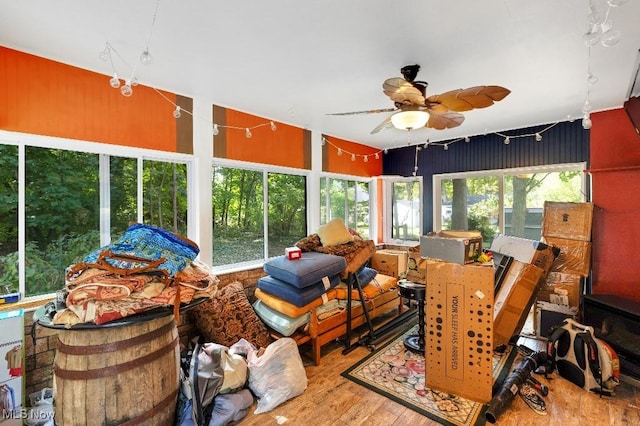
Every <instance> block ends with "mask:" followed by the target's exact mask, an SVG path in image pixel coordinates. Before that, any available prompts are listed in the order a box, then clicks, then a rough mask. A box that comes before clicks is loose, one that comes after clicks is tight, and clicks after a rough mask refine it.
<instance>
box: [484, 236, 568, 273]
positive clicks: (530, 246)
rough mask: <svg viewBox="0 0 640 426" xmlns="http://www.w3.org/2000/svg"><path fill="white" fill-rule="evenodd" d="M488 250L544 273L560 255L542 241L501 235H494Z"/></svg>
mask: <svg viewBox="0 0 640 426" xmlns="http://www.w3.org/2000/svg"><path fill="white" fill-rule="evenodd" d="M489 250H491V251H494V252H498V253H501V254H505V255H507V256H511V257H513V259H514V260H517V261H518V262H523V263H530V264H532V265H535V266H537V267H538V268H541V269H542V270H544V271H545V273H546V272H549V271H550V270H551V267H552V265H553V262H554V260H555V259H556V257H557V256H558V254H559V253H560V249H559V248H554V247H553V246H550V245H547V244H545V243H543V242H542V241H536V240H529V239H526V238H520V237H512V236H509V235H502V234H498V235H496V237H495V238H494V239H493V242H492V243H491V248H490V249H489Z"/></svg>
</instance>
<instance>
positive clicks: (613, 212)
mask: <svg viewBox="0 0 640 426" xmlns="http://www.w3.org/2000/svg"><path fill="white" fill-rule="evenodd" d="M591 119H592V121H593V127H592V128H591V133H590V138H591V142H590V149H591V153H590V154H591V158H590V165H591V177H592V195H593V196H592V200H593V202H594V204H595V210H594V215H593V232H592V236H593V254H592V261H593V293H596V294H615V295H617V296H622V297H625V298H628V299H631V300H635V301H638V302H640V293H639V292H638V286H639V285H640V283H639V279H638V277H640V220H639V219H640V138H638V136H637V135H636V133H635V131H634V129H633V126H632V125H631V123H630V121H629V117H628V116H627V114H626V113H625V111H624V110H623V109H619V110H613V111H606V112H601V113H597V114H592V115H591Z"/></svg>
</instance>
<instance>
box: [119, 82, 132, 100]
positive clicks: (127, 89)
mask: <svg viewBox="0 0 640 426" xmlns="http://www.w3.org/2000/svg"><path fill="white" fill-rule="evenodd" d="M120 93H122V96H124V97H126V98H128V97H129V96H131V95H133V89H132V88H131V82H130V81H129V80H127V81H125V83H124V86H122V87H121V88H120Z"/></svg>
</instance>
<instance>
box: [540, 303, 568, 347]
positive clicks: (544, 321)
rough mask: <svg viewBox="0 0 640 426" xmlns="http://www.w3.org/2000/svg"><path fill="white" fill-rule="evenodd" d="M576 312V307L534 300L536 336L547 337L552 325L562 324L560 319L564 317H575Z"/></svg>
mask: <svg viewBox="0 0 640 426" xmlns="http://www.w3.org/2000/svg"><path fill="white" fill-rule="evenodd" d="M577 314H578V308H570V307H568V306H563V305H556V304H554V303H548V302H536V311H535V324H536V337H538V338H543V339H546V338H548V337H549V335H550V334H551V328H552V327H554V326H556V325H560V324H562V321H564V320H565V319H566V318H573V319H576V315H577Z"/></svg>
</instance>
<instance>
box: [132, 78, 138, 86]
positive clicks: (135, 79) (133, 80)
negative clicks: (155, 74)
mask: <svg viewBox="0 0 640 426" xmlns="http://www.w3.org/2000/svg"><path fill="white" fill-rule="evenodd" d="M137 85H138V77H132V78H131V87H134V86H137Z"/></svg>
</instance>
